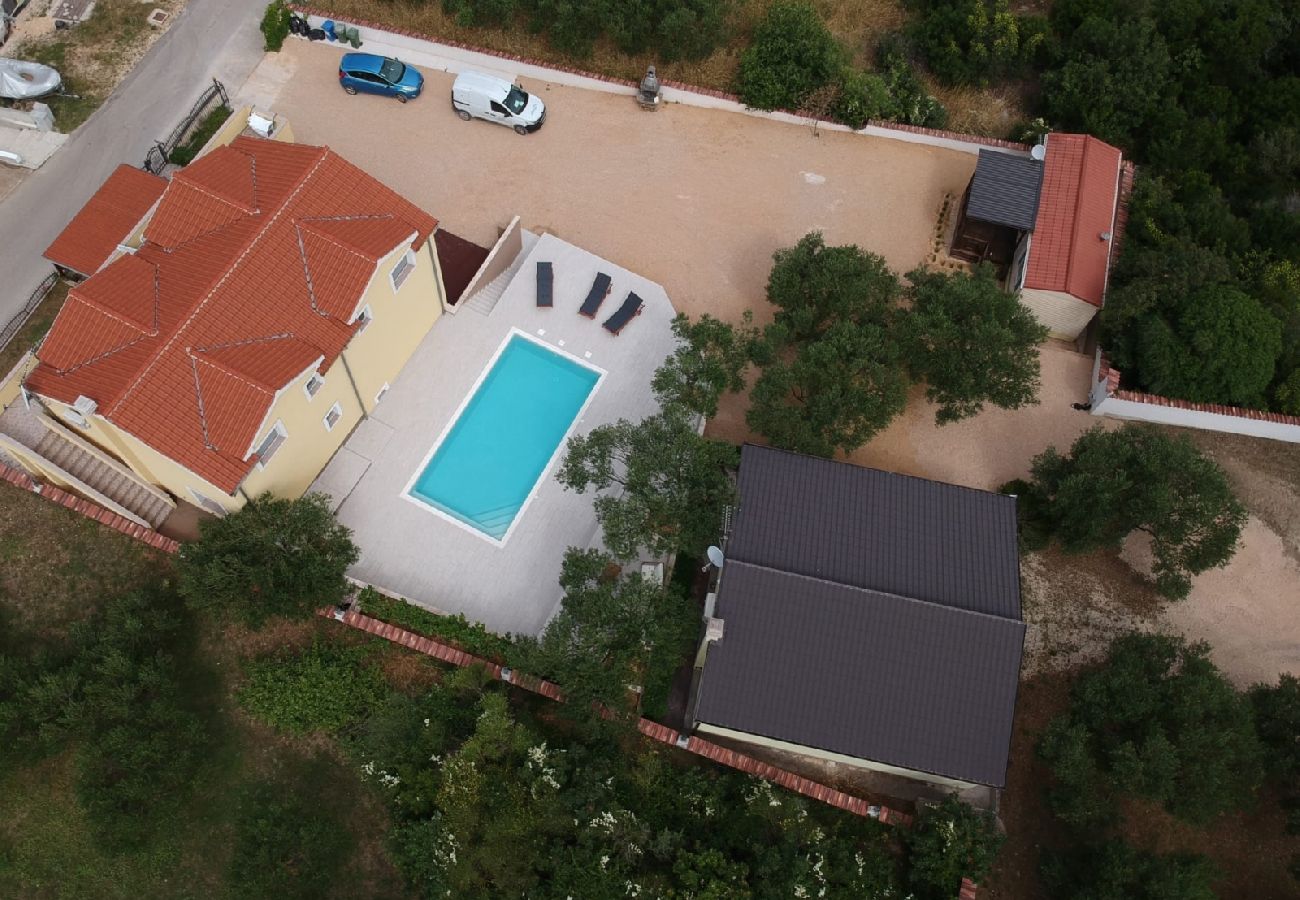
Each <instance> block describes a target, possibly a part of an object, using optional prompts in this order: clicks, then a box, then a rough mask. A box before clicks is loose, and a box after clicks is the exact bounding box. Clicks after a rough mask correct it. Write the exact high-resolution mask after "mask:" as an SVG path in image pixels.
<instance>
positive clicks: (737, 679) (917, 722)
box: [695, 559, 1025, 788]
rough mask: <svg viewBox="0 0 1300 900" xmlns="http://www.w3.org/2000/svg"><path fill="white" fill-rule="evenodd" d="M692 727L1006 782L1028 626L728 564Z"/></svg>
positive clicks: (973, 780)
mask: <svg viewBox="0 0 1300 900" xmlns="http://www.w3.org/2000/svg"><path fill="white" fill-rule="evenodd" d="M716 615H717V616H719V617H720V618H721V619H722V620H723V622H724V623H725V632H724V635H723V637H722V639H721V640H720V641H718V642H716V643H714V644H712V645H711V646H710V647H709V652H708V657H707V661H706V663H705V668H704V675H703V678H702V680H701V682H700V687H699V693H698V695H697V700H696V708H695V719H696V720H697V721H699V722H707V723H710V724H713V725H719V726H722V727H725V728H731V729H734V730H737V731H744V732H748V733H750V734H756V735H762V736H764V737H769V738H776V739H778V740H783V741H788V742H790V743H794V744H799V745H802V746H805V747H814V748H818V749H821V750H827V751H831V752H834V753H841V754H844V755H847V756H853V757H858V758H862V759H869V760H873V761H876V762H881V763H885V764H887V765H893V766H899V767H902V768H906V769H913V770H919V771H923V772H929V773H931V774H934V775H940V776H945V777H949V778H954V779H956V780H959V781H965V782H970V783H976V784H986V785H992V786H994V787H999V788H1000V787H1003V786H1004V785H1005V783H1006V769H1007V754H1008V750H1009V747H1010V743H1011V725H1012V718H1013V716H1014V713H1015V704H1016V690H1017V686H1018V684H1019V675H1020V656H1021V650H1022V647H1023V643H1024V634H1025V626H1024V624H1023V623H1022V622H1018V621H1015V620H1012V619H1005V618H1001V617H999V616H990V615H984V614H981V613H974V612H967V611H964V610H960V609H954V608H952V607H947V606H942V605H939V604H934V603H925V602H922V601H919V600H910V599H907V598H905V597H897V596H893V595H889V594H882V593H878V592H876V591H869V590H862V589H860V588H854V587H848V586H845V585H838V584H832V583H830V582H826V581H822V580H819V579H813V578H806V577H803V576H799V575H792V574H788V573H784V572H777V571H774V570H772V569H768V568H763V567H759V566H754V565H750V564H748V563H744V562H739V561H736V560H734V559H729V560H728V561H727V564H726V568H725V570H724V574H723V579H722V592H721V594H720V595H719V597H718V605H717V607H716Z"/></svg>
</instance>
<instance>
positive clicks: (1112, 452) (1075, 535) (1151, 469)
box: [1031, 425, 1246, 598]
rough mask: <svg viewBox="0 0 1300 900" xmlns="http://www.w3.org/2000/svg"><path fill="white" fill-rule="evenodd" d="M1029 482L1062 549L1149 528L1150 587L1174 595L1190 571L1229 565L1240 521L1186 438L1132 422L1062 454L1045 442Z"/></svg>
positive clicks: (1224, 487)
mask: <svg viewBox="0 0 1300 900" xmlns="http://www.w3.org/2000/svg"><path fill="white" fill-rule="evenodd" d="M1031 487H1032V490H1033V492H1034V494H1035V498H1034V505H1035V508H1037V509H1040V510H1043V511H1044V515H1046V517H1047V522H1046V523H1045V524H1047V526H1048V527H1049V529H1050V530H1051V532H1052V533H1053V534H1054V535H1055V536H1056V537H1057V538H1059V539H1060V541H1061V543H1062V545H1063V546H1064V547H1065V549H1066V550H1068V551H1071V552H1082V551H1089V550H1095V549H1100V548H1103V547H1117V546H1119V544H1121V543H1122V542H1123V540H1124V538H1125V537H1127V536H1128V535H1129V534H1130V533H1131V532H1133V531H1141V532H1144V533H1145V534H1147V535H1148V536H1149V537H1150V538H1151V548H1152V552H1153V554H1154V556H1155V565H1154V574H1155V577H1156V587H1157V588H1158V589H1159V590H1160V591H1161V592H1162V593H1164V594H1165V595H1166V596H1169V597H1174V598H1178V597H1184V596H1186V595H1187V592H1188V590H1190V588H1191V577H1192V576H1193V575H1197V574H1200V573H1201V572H1204V571H1205V570H1207V569H1211V568H1216V567H1219V566H1223V565H1226V564H1227V562H1228V560H1230V559H1231V558H1232V555H1233V554H1234V553H1235V552H1236V550H1237V543H1238V540H1239V538H1240V536H1241V529H1242V526H1243V525H1244V524H1245V521H1246V511H1245V509H1244V508H1243V507H1242V505H1241V504H1240V503H1239V502H1238V501H1237V498H1236V497H1235V496H1234V495H1233V493H1232V489H1231V487H1230V486H1229V485H1228V479H1227V477H1226V476H1225V475H1224V473H1223V470H1222V469H1220V468H1219V466H1218V465H1217V464H1215V463H1214V462H1213V461H1212V460H1210V459H1208V458H1206V457H1205V456H1203V455H1202V454H1201V453H1200V451H1199V450H1197V449H1196V447H1194V446H1193V445H1192V443H1191V442H1190V441H1189V440H1187V438H1185V437H1180V438H1172V437H1169V436H1168V435H1166V434H1165V433H1164V432H1161V431H1158V430H1156V429H1155V428H1151V427H1144V426H1139V425H1126V426H1124V427H1123V428H1120V429H1118V430H1116V431H1103V430H1102V429H1100V428H1094V429H1092V430H1091V431H1088V432H1086V433H1085V434H1083V435H1080V437H1079V438H1078V440H1076V441H1075V442H1074V445H1073V446H1072V447H1071V448H1070V452H1069V454H1068V455H1066V456H1062V455H1061V454H1059V453H1058V452H1057V451H1056V448H1054V447H1049V448H1048V449H1047V450H1046V451H1045V452H1044V453H1041V454H1039V455H1038V456H1037V457H1035V458H1034V462H1033V484H1032V486H1031Z"/></svg>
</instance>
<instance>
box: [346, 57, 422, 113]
mask: <svg viewBox="0 0 1300 900" xmlns="http://www.w3.org/2000/svg"><path fill="white" fill-rule="evenodd" d="M339 84H340V85H342V86H343V90H345V91H347V92H348V93H349V94H382V95H384V96H385V97H396V98H397V99H398V100H400V101H401V102H402V103H405V102H406V101H407V100H414V99H415V98H416V97H418V96H420V91H422V90H424V76H423V75H421V74H420V73H419V72H418V71H416V69H415V67H414V66H408V65H407V64H406V63H404V62H402V61H401V60H400V59H392V58H391V57H387V56H376V55H375V54H373V53H345V54H344V55H343V59H341V60H339Z"/></svg>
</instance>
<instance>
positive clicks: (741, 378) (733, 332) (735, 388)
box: [650, 310, 764, 419]
mask: <svg viewBox="0 0 1300 900" xmlns="http://www.w3.org/2000/svg"><path fill="white" fill-rule="evenodd" d="M753 321H754V314H753V313H752V312H750V311H749V310H745V314H744V316H743V317H742V319H741V323H740V325H738V326H737V325H731V324H729V323H727V322H723V321H720V320H718V319H715V318H713V316H710V315H709V314H708V313H705V314H704V315H702V316H700V317H699V318H698V319H697V320H695V321H694V322H692V321H691V320H690V318H689V317H688V316H687V315H686V314H685V313H678V314H677V316H676V318H674V319H673V334H674V335H675V336H676V338H677V349H676V350H674V351H673V354H672V355H671V356H669V357H668V358H667V359H666V360H664V364H663V365H662V366H660V367H659V368H658V369H657V370H656V371H655V374H654V379H653V380H652V381H651V383H650V386H651V387H652V388H653V390H654V392H655V397H657V398H658V400H659V403H660V405H662V406H663V407H664V408H665V409H666V410H677V411H680V412H682V413H684V414H685V415H686V417H687V418H690V417H692V416H703V417H704V418H706V419H711V418H713V417H714V416H716V415H717V414H718V401H719V400H720V399H722V395H723V394H726V393H736V392H739V391H743V390H744V389H745V372H746V370H747V369H748V368H749V364H750V362H751V361H752V360H754V359H755V358H756V357H757V358H759V359H762V358H763V356H764V354H763V351H762V348H763V346H764V344H763V335H762V333H761V332H760V331H759V330H758V329H757V328H756V327H754V324H753Z"/></svg>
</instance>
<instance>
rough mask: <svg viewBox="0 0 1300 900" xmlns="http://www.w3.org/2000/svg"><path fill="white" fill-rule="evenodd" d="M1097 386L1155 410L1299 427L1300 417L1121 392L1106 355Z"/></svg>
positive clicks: (1120, 397)
mask: <svg viewBox="0 0 1300 900" xmlns="http://www.w3.org/2000/svg"><path fill="white" fill-rule="evenodd" d="M1097 380H1098V382H1102V381H1104V382H1105V383H1106V390H1107V393H1108V394H1109V396H1111V397H1114V398H1116V399H1117V400H1129V401H1132V402H1134V403H1147V404H1150V405H1152V406H1166V407H1171V408H1173V409H1185V410H1188V411H1190V412H1203V413H1214V414H1216V415H1220V416H1236V417H1238V418H1242V419H1253V420H1255V421H1257V422H1274V423H1277V424H1279V425H1294V426H1297V427H1300V416H1288V415H1285V414H1283V413H1275V412H1268V411H1266V410H1261V409H1246V408H1245V407H1242V406H1223V405H1221V404H1218V403H1195V402H1193V401H1191V400H1179V399H1177V398H1176V397H1161V396H1160V395H1159V394H1147V393H1144V392H1142V391H1130V390H1125V389H1122V388H1120V386H1119V384H1120V371H1119V369H1116V368H1115V367H1114V366H1112V365H1111V364H1110V360H1108V359H1107V358H1106V354H1105V353H1102V355H1101V365H1100V367H1099V369H1098V371H1097Z"/></svg>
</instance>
